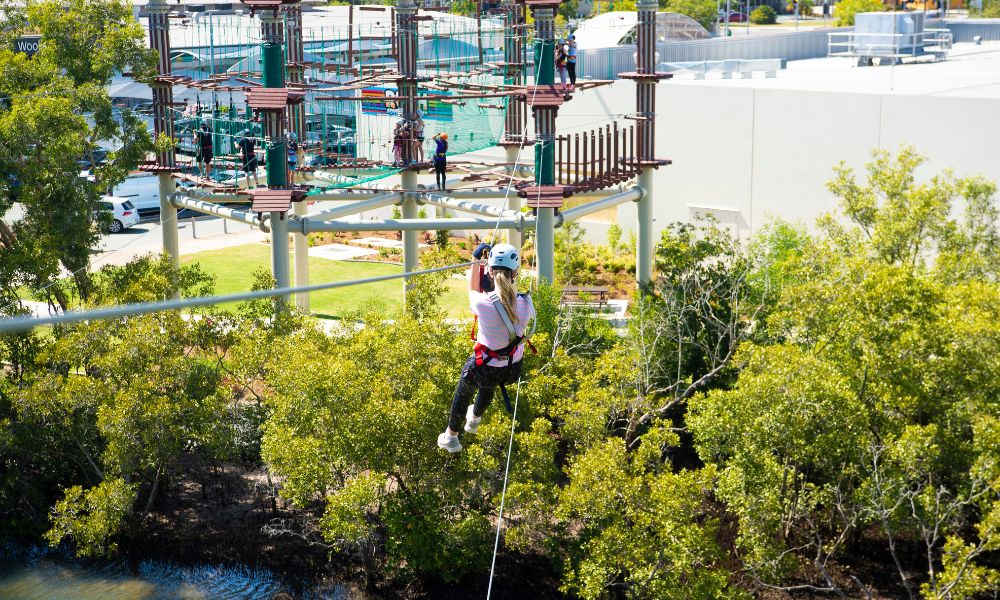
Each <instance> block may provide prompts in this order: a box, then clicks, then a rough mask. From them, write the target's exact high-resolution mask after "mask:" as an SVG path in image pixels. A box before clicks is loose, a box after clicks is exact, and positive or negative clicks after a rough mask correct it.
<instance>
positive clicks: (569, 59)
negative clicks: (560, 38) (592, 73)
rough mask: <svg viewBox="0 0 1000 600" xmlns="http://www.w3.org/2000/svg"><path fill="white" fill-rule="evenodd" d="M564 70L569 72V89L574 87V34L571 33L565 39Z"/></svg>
mask: <svg viewBox="0 0 1000 600" xmlns="http://www.w3.org/2000/svg"><path fill="white" fill-rule="evenodd" d="M566 71H567V72H568V73H569V89H570V91H572V90H573V88H575V87H576V36H575V35H571V36H569V39H567V40H566Z"/></svg>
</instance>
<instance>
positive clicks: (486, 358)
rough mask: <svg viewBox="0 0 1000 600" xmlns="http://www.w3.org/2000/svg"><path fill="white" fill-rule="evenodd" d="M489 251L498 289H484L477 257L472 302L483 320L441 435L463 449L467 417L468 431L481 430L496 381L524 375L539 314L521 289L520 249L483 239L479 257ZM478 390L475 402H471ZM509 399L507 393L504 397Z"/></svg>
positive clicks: (447, 444)
mask: <svg viewBox="0 0 1000 600" xmlns="http://www.w3.org/2000/svg"><path fill="white" fill-rule="evenodd" d="M484 251H488V252H489V260H488V261H487V263H488V267H487V270H486V276H487V277H488V279H489V280H490V282H491V283H492V285H493V286H494V289H493V291H490V292H485V291H483V289H482V275H483V270H482V261H481V260H477V261H476V262H475V263H473V265H472V269H471V270H470V272H469V307H470V308H471V309H472V312H473V313H474V314H475V316H476V319H477V321H478V324H479V331H478V333H477V334H476V343H475V346H474V347H473V355H472V356H471V357H470V358H469V359H468V360H467V361H466V362H465V366H464V367H462V375H461V377H459V380H458V386H457V387H456V389H455V395H454V397H453V398H452V403H451V412H450V415H449V417H448V427H447V428H446V429H445V430H444V432H443V433H441V435H439V436H438V439H437V444H438V447H439V448H442V449H444V450H447V451H448V452H458V451H459V450H461V449H462V443H461V442H460V441H459V439H458V434H459V428H460V427H461V426H462V420H463V419H464V420H465V431H466V432H468V433H476V432H477V431H478V430H479V422H480V421H481V420H482V418H483V413H485V412H486V409H487V408H489V405H490V403H491V402H492V401H493V395H494V393H495V392H496V388H497V386H500V387H501V390H502V391H504V393H505V394H506V390H503V386H506V385H510V384H515V383H517V381H518V380H519V379H520V377H521V367H522V358H523V357H524V344H525V340H526V339H527V327H528V322H529V321H531V320H532V319H534V317H535V307H534V305H533V304H532V302H531V296H529V295H527V294H518V293H517V283H516V280H517V272H518V268H519V267H520V266H521V257H520V252H519V251H518V249H517V248H515V247H514V246H512V245H510V244H497V245H496V246H494V247H492V248H490V247H489V246H488V245H486V244H480V246H479V248H477V249H476V253H474V256H476V254H478V256H476V258H477V259H481V257H482V255H483V252H484ZM473 392H478V393H477V394H476V401H475V403H474V404H469V401H470V400H471V399H472V394H473ZM505 399H506V398H505Z"/></svg>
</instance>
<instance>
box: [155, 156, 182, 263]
mask: <svg viewBox="0 0 1000 600" xmlns="http://www.w3.org/2000/svg"><path fill="white" fill-rule="evenodd" d="M157 178H158V179H159V184H160V231H162V232H163V251H164V252H166V253H167V255H168V256H169V257H170V262H171V263H173V265H174V267H179V266H180V246H179V245H178V243H177V209H176V208H174V205H173V204H171V203H170V196H172V195H173V193H174V178H173V177H171V176H170V173H160V174H159V175H157Z"/></svg>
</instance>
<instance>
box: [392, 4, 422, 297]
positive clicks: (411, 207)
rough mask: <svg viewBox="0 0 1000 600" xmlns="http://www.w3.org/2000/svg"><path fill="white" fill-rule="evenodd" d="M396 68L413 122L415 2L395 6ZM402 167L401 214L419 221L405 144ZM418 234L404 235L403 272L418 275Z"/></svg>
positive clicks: (403, 108) (404, 110)
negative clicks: (415, 272) (416, 273)
mask: <svg viewBox="0 0 1000 600" xmlns="http://www.w3.org/2000/svg"><path fill="white" fill-rule="evenodd" d="M395 18H396V34H397V43H396V52H397V55H396V64H397V69H398V71H399V80H398V81H399V83H398V84H397V85H398V89H399V100H400V103H399V110H400V115H399V116H400V117H402V118H403V119H407V120H412V119H414V118H415V117H416V113H417V85H418V84H417V44H418V42H419V38H418V35H417V34H418V31H417V27H418V25H417V24H418V20H417V5H416V4H415V3H414V2H413V0H399V1H398V4H397V5H396V14H395ZM402 158H403V164H404V165H407V166H405V167H404V169H403V171H402V172H401V173H400V184H401V185H402V188H403V190H404V192H403V205H402V207H401V212H402V213H403V218H404V219H416V218H417V215H418V212H419V211H418V208H417V199H416V194H415V192H416V190H417V170H416V168H414V167H410V166H408V165H409V164H410V163H411V162H412V161H413V159H414V158H415V157H414V156H413V148H412V145H411V144H410V143H408V140H407V143H404V144H403V152H402ZM418 236H419V232H418V231H410V230H406V231H403V271H404V272H406V273H409V272H411V271H416V270H417V266H418V264H419V262H420V245H419V241H418ZM404 282H405V284H404V286H405V287H404V288H403V289H404V294H406V293H408V291H409V288H410V283H411V282H410V279H408V278H407V279H404Z"/></svg>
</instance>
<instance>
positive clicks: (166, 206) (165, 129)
mask: <svg viewBox="0 0 1000 600" xmlns="http://www.w3.org/2000/svg"><path fill="white" fill-rule="evenodd" d="M147 11H148V13H149V46H150V47H151V48H152V49H153V50H156V52H157V54H158V55H159V56H158V58H157V62H156V79H154V80H153V82H152V83H151V84H150V87H151V88H152V91H153V135H154V137H155V138H156V139H159V138H160V136H165V137H167V138H169V139H170V140H173V139H174V113H173V104H174V85H173V81H174V79H173V78H172V77H171V74H170V16H169V14H170V7H169V6H167V3H166V1H165V0H150V2H149V5H148V7H147ZM176 168H177V165H176V157H175V155H174V146H173V144H170V147H169V148H166V149H163V150H159V151H157V153H156V161H155V162H154V163H152V164H145V165H142V167H140V169H142V170H144V171H150V172H153V173H156V174H157V178H158V180H159V181H158V184H159V192H160V231H161V232H162V233H163V251H164V252H165V253H166V254H167V256H169V257H170V262H171V264H173V266H174V268H177V267H179V266H180V251H179V244H178V240H177V209H176V208H174V205H173V204H171V202H170V197H171V196H172V195H173V193H174V178H173V176H172V175H171V173H172V172H173V171H175V170H176ZM175 297H176V295H175Z"/></svg>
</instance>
